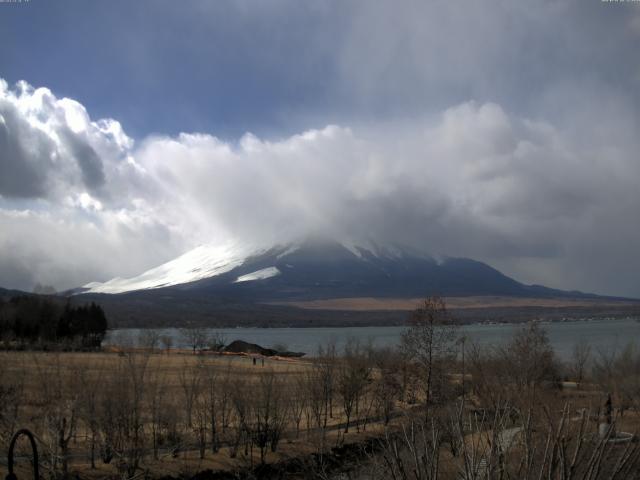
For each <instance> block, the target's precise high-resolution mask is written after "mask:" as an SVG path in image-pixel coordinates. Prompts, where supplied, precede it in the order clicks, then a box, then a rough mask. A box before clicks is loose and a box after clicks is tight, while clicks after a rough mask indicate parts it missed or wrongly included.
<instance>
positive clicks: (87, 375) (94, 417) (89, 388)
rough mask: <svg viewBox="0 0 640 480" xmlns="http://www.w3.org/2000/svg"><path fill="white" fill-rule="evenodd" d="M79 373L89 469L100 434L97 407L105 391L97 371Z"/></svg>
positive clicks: (81, 411)
mask: <svg viewBox="0 0 640 480" xmlns="http://www.w3.org/2000/svg"><path fill="white" fill-rule="evenodd" d="M78 373H79V377H78V380H79V383H80V390H79V393H80V399H79V400H80V418H81V420H82V423H83V424H84V427H85V429H86V430H87V432H88V434H89V458H90V461H91V469H92V470H95V468H96V447H97V444H98V436H99V434H100V422H99V418H98V409H99V404H100V398H101V397H102V396H103V395H105V394H106V393H105V392H104V391H103V389H102V379H101V377H100V375H99V374H98V373H97V372H92V371H86V370H81V371H79V372H78Z"/></svg>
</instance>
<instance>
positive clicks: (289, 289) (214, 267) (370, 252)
mask: <svg viewBox="0 0 640 480" xmlns="http://www.w3.org/2000/svg"><path fill="white" fill-rule="evenodd" d="M167 287H173V289H174V290H175V289H176V288H179V289H181V290H184V291H189V292H191V293H192V295H194V296H196V297H197V296H198V295H214V296H220V297H224V298H242V299H246V300H247V301H254V300H258V299H259V300H260V301H265V300H266V301H268V300H270V299H275V298H332V297H345V296H361V295H365V296H412V295H423V294H425V293H427V292H432V293H439V294H455V295H476V294H502V295H504V294H513V295H517V294H523V293H526V291H525V290H526V287H525V286H524V285H522V284H520V283H518V282H516V281H515V280H512V279H510V278H508V277H506V276H505V275H503V274H501V273H500V272H498V271H497V270H495V269H493V268H491V267H489V266H488V265H485V264H483V263H481V262H475V261H473V260H469V259H451V258H450V259H444V260H442V261H436V260H435V259H434V258H432V257H430V256H428V255H423V254H420V253H417V252H414V251H411V250H409V249H404V248H398V247H395V246H378V245H375V244H373V243H368V244H366V243H356V242H348V243H341V242H337V241H334V240H327V239H318V238H314V239H306V240H304V241H301V242H296V243H291V244H288V245H280V246H275V247H269V248H259V247H256V246H255V245H247V244H227V245H222V246H215V245H204V246H200V247H198V248H196V249H194V250H192V251H190V252H188V253H185V254H184V255H182V256H180V257H178V258H176V259H175V260H172V261H170V262H167V263H165V264H164V265H161V266H159V267H157V268H154V269H151V270H148V271H147V272H144V273H143V274H142V275H139V276H137V277H133V278H127V279H122V278H115V279H113V280H110V281H108V282H105V283H90V284H87V285H85V286H84V287H83V289H81V290H80V291H78V292H77V293H110V294H113V293H125V292H132V291H141V290H152V289H161V288H167Z"/></svg>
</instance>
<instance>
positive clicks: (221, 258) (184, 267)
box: [83, 243, 266, 293]
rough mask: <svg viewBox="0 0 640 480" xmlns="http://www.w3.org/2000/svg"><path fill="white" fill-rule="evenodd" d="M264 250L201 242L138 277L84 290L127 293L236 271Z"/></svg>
mask: <svg viewBox="0 0 640 480" xmlns="http://www.w3.org/2000/svg"><path fill="white" fill-rule="evenodd" d="M265 251H266V249H257V248H255V247H251V246H249V245H243V244H238V243H227V244H223V245H213V244H208V245H201V246H199V247H197V248H195V249H193V250H191V251H189V252H187V253H185V254H184V255H181V256H180V257H178V258H176V259H174V260H171V261H170V262H167V263H165V264H163V265H160V266H159V267H156V268H152V269H151V270H147V271H146V272H144V273H143V274H142V275H139V276H137V277H132V278H114V279H112V280H109V281H107V282H104V283H99V282H92V283H88V284H87V285H85V286H84V288H87V289H88V291H86V292H83V293H124V292H130V291H133V290H147V289H152V288H160V287H167V286H171V285H180V284H183V283H189V282H195V281H196V280H202V279H204V278H209V277H213V276H215V275H220V274H222V273H226V272H228V271H230V270H233V269H234V268H236V267H239V266H240V265H242V264H243V263H244V261H245V260H246V259H247V258H248V257H250V256H253V255H259V254H261V253H264V252H265Z"/></svg>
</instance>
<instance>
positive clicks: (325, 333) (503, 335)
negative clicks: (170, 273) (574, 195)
mask: <svg viewBox="0 0 640 480" xmlns="http://www.w3.org/2000/svg"><path fill="white" fill-rule="evenodd" d="M542 325H543V326H544V328H545V329H546V330H547V332H548V335H549V339H550V341H551V344H552V345H553V348H554V349H555V351H556V353H557V354H558V355H559V356H560V357H561V358H568V357H569V356H570V355H571V351H572V349H573V346H574V344H575V343H576V342H578V341H579V340H582V339H584V340H586V341H587V342H589V343H590V344H591V345H592V348H593V349H594V352H595V351H597V350H598V349H611V348H619V347H622V346H624V345H626V344H627V343H629V342H631V341H636V342H637V341H639V340H640V321H638V319H634V318H625V319H604V320H603V319H598V320H580V321H567V322H553V323H543V324H542ZM519 328H522V325H518V324H490V325H487V324H473V325H465V326H463V327H461V332H460V333H461V334H464V335H465V336H466V337H467V338H468V340H469V341H473V342H476V343H478V344H481V345H502V344H504V343H505V342H507V341H509V339H510V338H511V337H512V336H513V334H514V332H515V331H516V330H517V329H519ZM404 330H405V327H344V328H335V327H331V328H218V329H211V332H218V333H221V334H222V335H224V338H225V340H226V342H227V343H229V342H232V341H233V340H244V341H246V342H250V343H257V344H258V345H261V346H263V347H273V346H275V345H284V346H285V347H286V348H287V349H288V350H290V351H295V352H305V353H307V354H313V353H315V352H316V351H317V350H318V347H319V346H320V345H326V344H327V342H329V341H335V342H336V345H337V346H338V348H340V347H342V346H344V344H345V343H346V342H347V340H348V339H349V338H354V339H357V340H359V341H360V342H364V343H368V342H372V343H373V344H374V345H376V346H379V347H382V346H393V345H397V344H398V343H399V342H400V337H401V335H402V332H404ZM157 331H158V332H159V333H160V334H161V335H170V336H171V337H173V339H174V340H173V342H174V343H173V345H174V347H187V345H186V342H185V341H184V339H183V338H182V334H181V332H180V329H176V328H167V329H159V330H157ZM141 332H144V330H140V329H121V330H112V331H110V332H109V333H108V335H107V337H106V339H105V341H104V344H105V345H123V346H127V345H135V344H136V342H137V339H138V337H139V335H140V334H141Z"/></svg>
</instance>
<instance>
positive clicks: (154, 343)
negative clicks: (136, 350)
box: [138, 328, 160, 353]
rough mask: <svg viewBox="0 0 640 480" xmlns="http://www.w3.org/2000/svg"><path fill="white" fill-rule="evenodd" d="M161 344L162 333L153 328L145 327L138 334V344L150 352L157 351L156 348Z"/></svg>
mask: <svg viewBox="0 0 640 480" xmlns="http://www.w3.org/2000/svg"><path fill="white" fill-rule="evenodd" d="M158 345H160V333H159V332H158V331H157V330H153V329H150V328H148V329H144V330H142V331H141V332H140V334H139V335H138V346H139V347H142V348H145V349H148V350H149V351H150V352H152V353H153V352H155V350H156V348H158Z"/></svg>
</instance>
